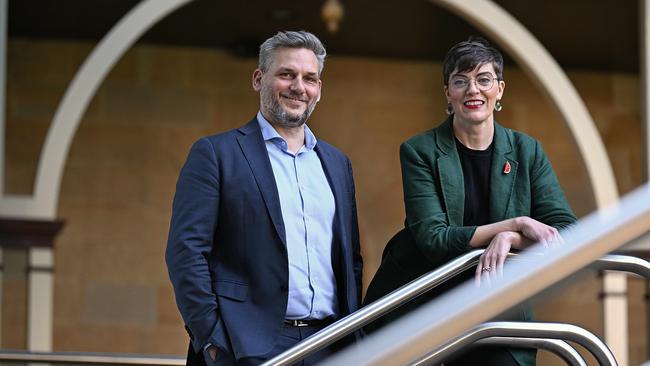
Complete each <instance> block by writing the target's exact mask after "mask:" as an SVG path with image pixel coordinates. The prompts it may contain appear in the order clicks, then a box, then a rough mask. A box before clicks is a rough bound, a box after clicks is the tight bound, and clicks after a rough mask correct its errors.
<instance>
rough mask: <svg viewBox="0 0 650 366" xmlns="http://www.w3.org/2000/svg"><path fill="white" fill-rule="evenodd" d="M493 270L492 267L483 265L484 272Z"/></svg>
mask: <svg viewBox="0 0 650 366" xmlns="http://www.w3.org/2000/svg"><path fill="white" fill-rule="evenodd" d="M491 270H492V267H483V269H482V271H483V272H490V271H491Z"/></svg>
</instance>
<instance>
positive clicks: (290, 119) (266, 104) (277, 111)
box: [261, 88, 318, 128]
mask: <svg viewBox="0 0 650 366" xmlns="http://www.w3.org/2000/svg"><path fill="white" fill-rule="evenodd" d="M289 96H290V97H298V96H297V95H295V94H290V95H289ZM261 97H262V108H263V109H264V110H265V111H266V112H267V113H268V114H269V116H268V117H269V118H270V121H269V122H271V123H275V124H278V125H280V126H282V127H289V128H293V127H300V126H302V125H303V124H305V122H307V119H309V116H311V113H312V112H313V111H314V108H316V103H317V102H318V101H317V100H314V101H313V102H311V103H309V104H307V108H306V109H305V111H304V112H303V113H302V114H300V115H298V116H296V115H292V114H289V113H287V111H286V110H285V109H284V108H282V106H281V105H280V102H278V100H277V99H276V98H274V94H273V92H272V91H271V90H270V88H269V89H267V88H262V91H261Z"/></svg>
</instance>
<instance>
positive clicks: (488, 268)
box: [475, 231, 525, 286]
mask: <svg viewBox="0 0 650 366" xmlns="http://www.w3.org/2000/svg"><path fill="white" fill-rule="evenodd" d="M523 240H525V238H524V237H523V236H522V235H521V234H520V233H518V232H515V231H503V232H500V233H498V234H497V235H495V236H494V238H492V241H491V242H490V244H488V246H487V247H486V248H485V251H484V252H483V254H481V256H480V257H479V259H478V264H477V265H476V273H475V278H476V284H477V285H478V286H480V285H481V279H485V280H487V281H488V285H489V284H490V279H491V278H496V276H502V275H503V263H504V262H505V261H506V258H507V257H508V253H509V252H510V249H511V248H515V249H516V246H518V245H517V244H520V243H521V242H522V241H523ZM513 244H515V245H513Z"/></svg>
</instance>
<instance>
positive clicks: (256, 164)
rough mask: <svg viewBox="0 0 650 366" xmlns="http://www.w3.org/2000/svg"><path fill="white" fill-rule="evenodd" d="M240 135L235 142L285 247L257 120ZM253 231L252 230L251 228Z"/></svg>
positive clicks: (274, 189)
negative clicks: (246, 162)
mask: <svg viewBox="0 0 650 366" xmlns="http://www.w3.org/2000/svg"><path fill="white" fill-rule="evenodd" d="M239 132H240V133H241V135H239V136H237V141H238V142H239V146H240V147H241V149H242V151H243V153H244V156H245V157H246V160H247V161H248V165H249V166H250V168H251V171H252V172H253V176H254V177H255V181H256V182H257V186H258V188H259V190H260V192H261V193H262V197H263V199H264V203H265V204H266V209H267V210H268V213H269V216H271V220H272V221H273V225H274V226H275V230H276V231H277V233H278V236H279V237H280V240H282V243H283V244H284V246H285V247H286V245H287V241H286V240H287V239H286V232H285V229H284V221H283V219H282V209H281V207H280V196H279V194H278V188H277V185H276V183H275V176H274V175H273V168H272V167H271V162H270V161H269V155H268V152H267V151H266V145H265V143H264V139H263V138H262V132H261V131H260V128H259V124H258V122H257V119H253V120H252V121H250V122H249V123H247V124H246V125H245V126H243V127H241V128H240V129H239ZM253 229H254V228H253Z"/></svg>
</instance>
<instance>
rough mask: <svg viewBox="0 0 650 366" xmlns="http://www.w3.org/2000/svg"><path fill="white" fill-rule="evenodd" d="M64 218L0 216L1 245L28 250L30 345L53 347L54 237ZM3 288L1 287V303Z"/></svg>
mask: <svg viewBox="0 0 650 366" xmlns="http://www.w3.org/2000/svg"><path fill="white" fill-rule="evenodd" d="M62 227H63V221H61V220H54V221H51V220H22V219H13V218H0V248H20V249H24V250H26V251H27V252H28V254H29V261H28V268H27V286H28V289H27V293H28V299H27V324H26V326H27V349H28V350H30V351H51V350H52V328H53V317H52V314H53V309H54V301H53V300H54V299H53V295H54V239H55V238H56V236H57V234H58V233H59V232H60V231H61V228H62ZM1 299H2V292H1V288H0V304H1Z"/></svg>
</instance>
